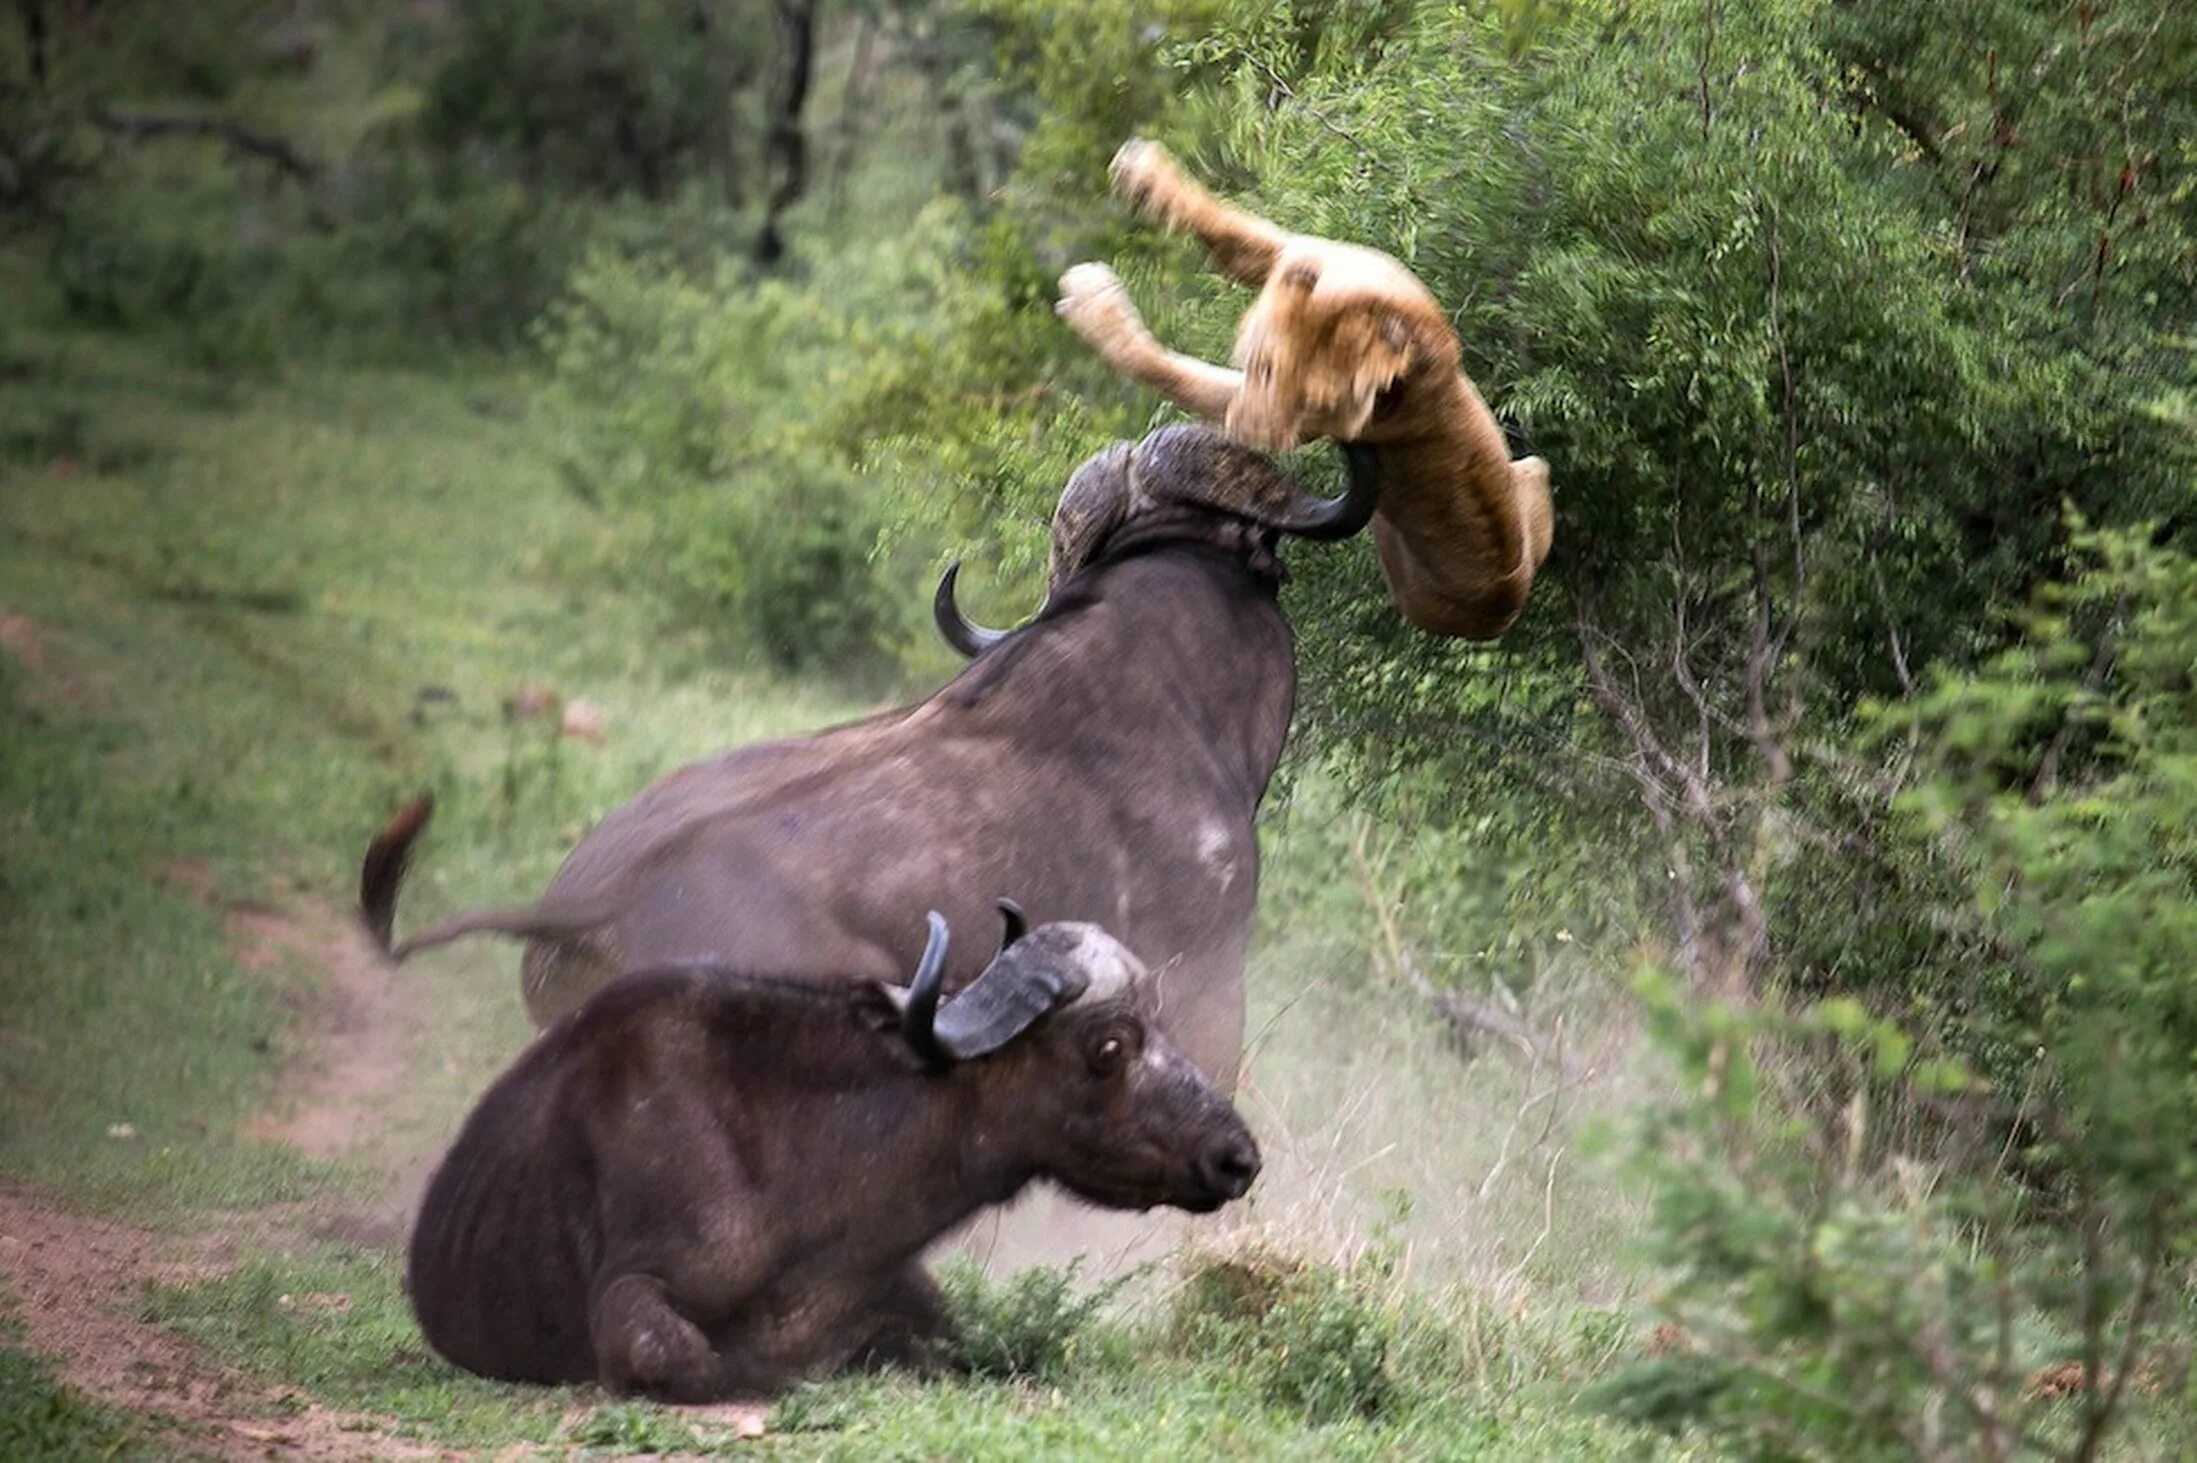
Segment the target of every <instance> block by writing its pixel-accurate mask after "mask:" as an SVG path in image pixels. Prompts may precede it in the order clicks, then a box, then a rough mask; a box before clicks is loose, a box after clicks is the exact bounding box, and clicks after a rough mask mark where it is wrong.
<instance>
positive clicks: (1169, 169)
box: [1106, 137, 1183, 220]
mask: <svg viewBox="0 0 2197 1463" xmlns="http://www.w3.org/2000/svg"><path fill="white" fill-rule="evenodd" d="M1106 171H1107V172H1108V174H1110V175H1111V176H1112V178H1113V180H1114V191H1115V192H1116V193H1118V194H1120V195H1121V197H1122V198H1123V199H1125V200H1127V202H1128V204H1129V206H1130V207H1131V208H1134V209H1135V210H1137V212H1139V213H1142V214H1146V215H1148V216H1151V217H1154V218H1158V219H1161V220H1165V219H1168V218H1170V217H1171V216H1172V214H1173V207H1172V205H1173V203H1174V200H1175V198H1176V196H1177V195H1178V194H1180V193H1181V192H1182V188H1183V172H1182V168H1181V166H1180V165H1179V164H1178V163H1176V161H1175V156H1174V154H1173V153H1171V152H1169V151H1168V150H1167V149H1166V148H1165V147H1163V146H1162V145H1160V144H1159V143H1157V142H1151V141H1148V140H1146V139H1145V138H1142V137H1132V138H1130V139H1129V140H1128V141H1127V142H1124V143H1123V144H1122V145H1121V148H1120V150H1119V151H1117V152H1116V153H1115V154H1114V161H1113V162H1112V164H1110V165H1109V166H1108V168H1107V170H1106Z"/></svg>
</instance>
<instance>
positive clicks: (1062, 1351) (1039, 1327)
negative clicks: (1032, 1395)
mask: <svg viewBox="0 0 2197 1463" xmlns="http://www.w3.org/2000/svg"><path fill="white" fill-rule="evenodd" d="M1078 1268H1079V1262H1077V1261H1075V1260H1071V1261H1069V1262H1068V1263H1067V1264H1066V1265H1063V1266H1060V1267H1059V1268H1057V1269H1056V1268H1054V1267H1051V1266H1047V1265H1033V1266H1031V1267H1029V1268H1028V1269H1025V1270H1020V1271H1017V1272H1016V1273H1015V1274H1014V1275H1012V1276H1010V1277H1009V1278H1008V1279H1006V1280H1004V1281H1002V1282H1000V1283H999V1284H997V1285H993V1284H990V1283H988V1282H987V1281H986V1280H985V1278H984V1272H983V1271H982V1270H981V1269H979V1268H978V1267H977V1266H975V1265H974V1264H970V1263H968V1262H965V1261H963V1262H956V1263H955V1264H953V1265H950V1266H948V1267H947V1268H946V1270H945V1271H944V1273H943V1274H942V1275H941V1277H940V1280H941V1283H942V1285H943V1287H944V1289H945V1291H946V1304H947V1313H948V1315H949V1316H951V1318H952V1320H953V1325H954V1339H953V1344H952V1346H951V1348H950V1351H949V1355H950V1358H951V1360H952V1362H953V1364H954V1365H955V1366H958V1367H959V1368H961V1369H962V1370H964V1371H966V1372H968V1373H970V1374H971V1375H974V1376H979V1377H997V1378H1000V1379H1002V1380H1014V1379H1017V1378H1030V1379H1034V1380H1037V1381H1053V1380H1057V1379H1058V1378H1059V1377H1060V1376H1061V1374H1062V1373H1063V1372H1064V1371H1065V1370H1066V1369H1067V1367H1068V1365H1069V1362H1070V1360H1071V1359H1072V1358H1073V1357H1074V1356H1075V1355H1076V1354H1077V1352H1078V1350H1079V1349H1080V1348H1079V1345H1078V1343H1079V1342H1082V1341H1085V1340H1087V1338H1088V1337H1089V1336H1090V1334H1091V1327H1092V1325H1093V1323H1095V1322H1096V1321H1097V1320H1098V1319H1099V1317H1100V1315H1101V1314H1102V1313H1103V1312H1104V1311H1105V1309H1106V1307H1107V1305H1108V1304H1109V1303H1111V1302H1112V1301H1113V1299H1114V1297H1115V1296H1116V1295H1118V1294H1120V1293H1121V1289H1122V1287H1123V1286H1124V1285H1126V1284H1127V1283H1128V1282H1129V1280H1130V1279H1132V1278H1133V1276H1122V1277H1119V1278H1117V1279H1114V1280H1110V1281H1108V1282H1106V1283H1105V1284H1103V1285H1097V1286H1093V1287H1091V1288H1090V1289H1088V1290H1083V1291H1080V1292H1079V1291H1078V1290H1077V1288H1076V1272H1077V1269H1078Z"/></svg>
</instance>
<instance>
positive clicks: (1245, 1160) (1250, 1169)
mask: <svg viewBox="0 0 2197 1463" xmlns="http://www.w3.org/2000/svg"><path fill="white" fill-rule="evenodd" d="M1198 1176H1199V1177H1200V1178H1202V1179H1204V1180H1205V1183H1206V1186H1207V1187H1208V1188H1210V1189H1212V1190H1213V1192H1215V1193H1216V1194H1225V1195H1227V1196H1228V1197H1229V1198H1231V1199H1240V1198H1242V1197H1243V1196H1244V1193H1245V1191H1246V1190H1248V1189H1249V1188H1250V1187H1251V1181H1252V1180H1253V1179H1255V1178H1257V1177H1258V1176H1259V1145H1258V1144H1257V1143H1255V1142H1253V1141H1252V1139H1251V1135H1250V1134H1249V1133H1235V1134H1231V1135H1230V1136H1228V1137H1226V1138H1222V1139H1220V1140H1219V1141H1218V1142H1215V1143H1213V1144H1212V1145H1210V1146H1209V1147H1207V1149H1206V1150H1205V1153H1204V1155H1203V1156H1202V1157H1201V1158H1199V1160H1198Z"/></svg>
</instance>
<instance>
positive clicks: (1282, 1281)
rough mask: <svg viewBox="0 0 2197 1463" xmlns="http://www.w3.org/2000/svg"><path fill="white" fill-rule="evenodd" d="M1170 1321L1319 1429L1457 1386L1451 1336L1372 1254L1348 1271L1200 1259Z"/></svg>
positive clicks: (1186, 1346)
mask: <svg viewBox="0 0 2197 1463" xmlns="http://www.w3.org/2000/svg"><path fill="white" fill-rule="evenodd" d="M1170 1324H1171V1327H1172V1331H1173V1334H1174V1338H1175V1343H1176V1345H1177V1346H1178V1347H1179V1348H1180V1349H1182V1350H1184V1351H1185V1352H1188V1353H1191V1354H1194V1355H1208V1356H1221V1357H1225V1358H1228V1359H1229V1360H1230V1361H1231V1362H1232V1363H1233V1364H1235V1365H1237V1366H1240V1367H1242V1368H1243V1369H1244V1370H1245V1371H1246V1372H1247V1373H1248V1374H1249V1375H1250V1376H1251V1377H1252V1378H1253V1379H1254V1380H1255V1383H1256V1385H1257V1387H1258V1389H1259V1391H1260V1392H1261V1394H1262V1395H1263V1396H1264V1397H1265V1398H1266V1400H1267V1401H1269V1402H1271V1403H1273V1404H1275V1405H1277V1406H1281V1407H1286V1408H1289V1409H1292V1410H1293V1411H1296V1412H1299V1413H1301V1414H1302V1415H1303V1416H1304V1417H1305V1419H1306V1420H1307V1421H1309V1422H1312V1423H1315V1424H1319V1423H1329V1422H1339V1421H1342V1420H1344V1419H1347V1418H1353V1417H1358V1418H1375V1417H1383V1416H1387V1415H1389V1414H1392V1413H1396V1412H1400V1411H1403V1410H1406V1409H1408V1407H1410V1406H1411V1405H1412V1404H1413V1403H1414V1402H1416V1401H1418V1400H1419V1399H1421V1398H1422V1397H1425V1396H1428V1395H1435V1394H1438V1393H1440V1392H1442V1391H1446V1390H1448V1389H1449V1386H1450V1385H1451V1384H1452V1383H1453V1382H1454V1379H1455V1345H1454V1342H1453V1339H1452V1338H1451V1337H1450V1336H1449V1335H1448V1333H1447V1331H1446V1329H1445V1328H1444V1327H1443V1325H1442V1324H1441V1323H1440V1322H1439V1321H1437V1320H1436V1319H1435V1318H1434V1317H1433V1316H1432V1315H1431V1314H1430V1313H1429V1312H1427V1311H1426V1310H1425V1308H1424V1306H1423V1304H1420V1303H1416V1302H1414V1301H1412V1300H1411V1299H1409V1298H1407V1297H1405V1296H1403V1295H1402V1294H1400V1293H1399V1291H1398V1289H1397V1287H1396V1285H1395V1283H1394V1280H1393V1277H1392V1276H1391V1275H1390V1273H1389V1271H1388V1269H1387V1267H1386V1265H1385V1263H1383V1261H1382V1260H1381V1259H1380V1258H1379V1257H1378V1256H1374V1257H1371V1258H1369V1259H1367V1260H1363V1261H1361V1262H1359V1263H1358V1264H1357V1265H1355V1266H1352V1267H1349V1268H1344V1269H1337V1268H1331V1267H1328V1266H1321V1265H1310V1264H1305V1263H1302V1262H1299V1261H1296V1260H1293V1259H1289V1258H1287V1257H1285V1256H1280V1255H1276V1254H1273V1253H1270V1252H1266V1251H1260V1250H1252V1251H1246V1252H1243V1253H1239V1254H1234V1255H1226V1256H1218V1257H1211V1258H1207V1259H1205V1260H1203V1261H1201V1262H1199V1263H1198V1264H1197V1266H1196V1267H1195V1268H1194V1269H1193V1270H1192V1271H1191V1272H1190V1274H1189V1275H1188V1276H1187V1277H1186V1278H1185V1280H1184V1283H1183V1287H1182V1289H1181V1291H1180V1292H1179V1293H1178V1295H1177V1296H1176V1299H1175V1303H1174V1309H1173V1314H1172V1317H1171V1322H1170Z"/></svg>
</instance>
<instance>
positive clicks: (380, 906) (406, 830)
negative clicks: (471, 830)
mask: <svg viewBox="0 0 2197 1463" xmlns="http://www.w3.org/2000/svg"><path fill="white" fill-rule="evenodd" d="M434 816H435V798H434V795H433V794H432V793H424V792H423V793H421V794H420V795H419V796H418V797H415V798H414V799H412V801H410V802H408V803H406V804H405V805H404V806H403V807H401V808H399V809H398V810H397V815H396V816H395V817H394V818H391V819H390V820H389V821H388V823H386V824H385V825H383V827H382V830H381V832H379V833H377V834H375V835H374V841H373V842H372V843H369V844H368V845H367V846H366V861H365V863H363V864H362V865H360V867H359V919H360V921H361V922H362V923H364V924H365V926H366V933H367V934H368V935H370V936H372V937H373V940H374V944H375V946H376V948H378V949H379V950H380V951H381V953H382V954H384V955H391V954H394V953H395V952H394V950H393V948H392V945H393V941H394V940H395V937H396V929H397V888H398V886H399V885H401V884H403V883H404V872H405V870H406V869H407V868H409V867H410V866H411V863H412V845H413V844H414V843H416V842H418V841H419V836H420V835H421V834H422V833H424V832H426V831H427V822H428V819H430V818H432V817H434Z"/></svg>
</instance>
